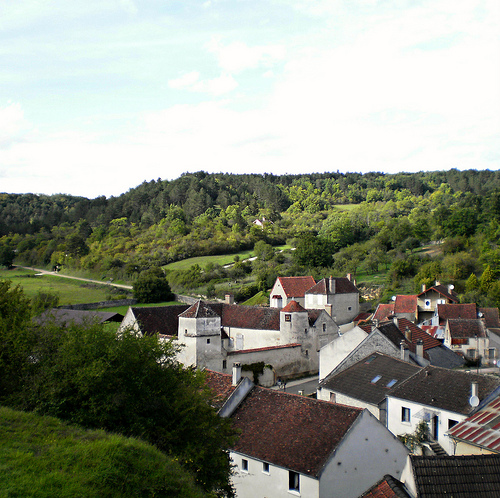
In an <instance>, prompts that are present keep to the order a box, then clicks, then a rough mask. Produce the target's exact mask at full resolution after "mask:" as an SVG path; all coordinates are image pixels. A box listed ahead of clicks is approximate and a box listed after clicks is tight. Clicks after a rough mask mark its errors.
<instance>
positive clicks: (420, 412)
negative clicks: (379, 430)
mask: <svg viewBox="0 0 500 498" xmlns="http://www.w3.org/2000/svg"><path fill="white" fill-rule="evenodd" d="M466 417H467V416H466V415H462V414H461V413H456V412H450V411H448V410H443V409H441V408H436V407H433V406H427V405H422V404H420V403H415V402H413V401H408V400H405V399H399V398H395V397H392V396H387V428H388V429H389V430H390V431H391V432H392V433H393V434H394V435H396V436H398V435H402V434H413V433H414V432H415V431H416V429H417V426H418V424H419V423H420V422H422V420H425V421H426V422H427V423H428V425H429V430H430V433H431V436H432V437H433V438H434V439H435V440H436V441H437V442H438V443H439V444H440V445H441V447H442V448H443V449H444V450H445V451H446V453H448V454H449V455H453V454H454V448H453V443H452V441H451V439H450V438H449V437H448V436H447V435H446V433H447V431H448V429H450V428H451V427H452V426H453V425H454V424H456V423H458V422H461V421H462V420H465V418H466ZM436 436H437V437H436Z"/></svg>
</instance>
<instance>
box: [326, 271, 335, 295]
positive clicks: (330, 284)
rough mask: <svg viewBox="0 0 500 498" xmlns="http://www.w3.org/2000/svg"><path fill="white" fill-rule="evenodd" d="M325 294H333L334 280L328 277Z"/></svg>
mask: <svg viewBox="0 0 500 498" xmlns="http://www.w3.org/2000/svg"><path fill="white" fill-rule="evenodd" d="M327 292H329V293H330V294H335V279H334V278H333V277H332V276H331V275H330V278H329V281H328V289H327Z"/></svg>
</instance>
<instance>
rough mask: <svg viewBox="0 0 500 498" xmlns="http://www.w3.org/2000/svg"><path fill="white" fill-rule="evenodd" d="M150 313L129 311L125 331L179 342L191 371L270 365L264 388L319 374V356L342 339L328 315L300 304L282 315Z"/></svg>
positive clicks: (221, 310)
mask: <svg viewBox="0 0 500 498" xmlns="http://www.w3.org/2000/svg"><path fill="white" fill-rule="evenodd" d="M147 310H148V311H142V309H141V308H130V309H129V310H128V312H127V314H126V316H125V318H124V320H123V322H122V325H121V327H120V330H126V329H127V328H132V329H133V330H135V331H136V332H138V333H143V334H151V333H154V334H160V336H161V337H163V338H164V339H165V340H173V339H177V340H178V342H179V343H180V344H182V345H183V347H182V348H181V351H180V352H179V354H178V360H179V361H180V362H181V363H183V364H184V365H186V366H188V365H194V366H196V367H198V368H209V369H211V370H215V371H218V372H231V370H232V366H233V364H234V363H236V362H238V363H241V364H243V365H245V366H252V365H255V364H264V365H269V366H270V367H272V371H271V373H269V372H267V374H266V375H265V376H264V377H262V378H261V379H260V380H259V381H260V383H261V384H263V385H273V384H274V382H275V380H276V377H278V376H279V377H281V378H284V379H286V378H290V377H295V376H299V375H305V374H316V373H317V372H318V368H319V354H318V351H319V350H320V348H321V347H322V346H324V345H325V344H327V343H328V342H330V341H332V340H333V338H334V337H337V336H338V333H339V328H338V325H337V324H336V323H335V322H334V321H333V319H332V317H331V316H330V315H329V314H328V313H327V312H326V311H325V310H322V309H316V310H306V309H305V308H303V307H302V306H300V305H299V304H298V303H297V302H295V301H291V302H290V303H289V304H287V306H285V307H284V308H281V309H277V308H269V307H260V306H240V305H236V304H227V303H207V302H204V301H197V302H196V303H195V304H193V305H191V306H187V305H184V306H177V307H170V306H167V307H155V308H147Z"/></svg>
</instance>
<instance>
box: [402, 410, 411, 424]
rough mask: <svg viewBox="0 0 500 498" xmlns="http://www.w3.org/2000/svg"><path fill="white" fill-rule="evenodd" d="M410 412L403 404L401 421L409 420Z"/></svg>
mask: <svg viewBox="0 0 500 498" xmlns="http://www.w3.org/2000/svg"><path fill="white" fill-rule="evenodd" d="M410 418H411V414H410V409H409V408H406V407H404V406H402V407H401V422H408V423H409V422H410Z"/></svg>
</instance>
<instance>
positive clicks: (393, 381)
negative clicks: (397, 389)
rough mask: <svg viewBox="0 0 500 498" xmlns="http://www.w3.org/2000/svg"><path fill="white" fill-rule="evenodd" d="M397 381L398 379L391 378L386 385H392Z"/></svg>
mask: <svg viewBox="0 0 500 498" xmlns="http://www.w3.org/2000/svg"><path fill="white" fill-rule="evenodd" d="M397 381H398V379H392V380H391V381H390V382H389V383H388V384H387V386H386V387H392V386H393V385H394V384H395V383H396V382H397Z"/></svg>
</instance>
